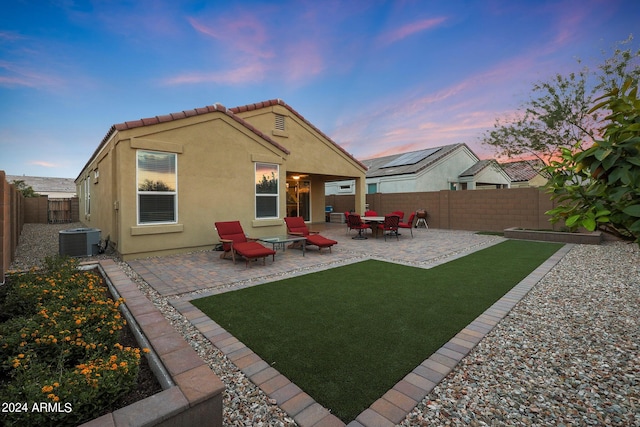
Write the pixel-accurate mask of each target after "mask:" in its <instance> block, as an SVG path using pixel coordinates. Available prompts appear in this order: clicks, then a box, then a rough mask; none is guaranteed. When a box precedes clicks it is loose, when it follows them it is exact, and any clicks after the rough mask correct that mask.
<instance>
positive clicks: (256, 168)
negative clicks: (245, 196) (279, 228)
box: [254, 162, 280, 220]
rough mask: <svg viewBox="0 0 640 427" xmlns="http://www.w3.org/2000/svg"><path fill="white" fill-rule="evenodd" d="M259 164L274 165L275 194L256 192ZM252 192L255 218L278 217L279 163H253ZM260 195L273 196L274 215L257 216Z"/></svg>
mask: <svg viewBox="0 0 640 427" xmlns="http://www.w3.org/2000/svg"><path fill="white" fill-rule="evenodd" d="M260 166H269V167H275V170H276V180H277V183H276V193H275V194H272V193H270V194H265V193H258V168H259V167H260ZM254 181H255V182H254V192H255V199H254V200H255V209H254V213H255V218H256V219H257V220H259V219H274V218H279V217H280V165H279V164H277V163H266V162H256V163H255V165H254ZM262 197H269V198H275V203H276V214H275V216H259V215H258V198H262Z"/></svg>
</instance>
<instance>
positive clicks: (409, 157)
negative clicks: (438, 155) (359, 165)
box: [380, 148, 440, 168]
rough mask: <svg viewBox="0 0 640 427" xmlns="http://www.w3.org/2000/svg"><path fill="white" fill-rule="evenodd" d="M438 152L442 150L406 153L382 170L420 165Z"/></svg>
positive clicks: (430, 149) (429, 149) (386, 164)
mask: <svg viewBox="0 0 640 427" xmlns="http://www.w3.org/2000/svg"><path fill="white" fill-rule="evenodd" d="M438 150H440V148H427V149H425V150H420V151H413V152H411V153H405V154H403V155H401V156H400V157H396V158H395V159H393V160H391V161H390V162H388V163H385V164H384V165H383V166H380V168H391V167H394V166H409V165H415V164H416V163H419V162H421V161H423V160H424V159H426V158H427V157H429V156H430V155H432V154H433V153H435V152H436V151H438Z"/></svg>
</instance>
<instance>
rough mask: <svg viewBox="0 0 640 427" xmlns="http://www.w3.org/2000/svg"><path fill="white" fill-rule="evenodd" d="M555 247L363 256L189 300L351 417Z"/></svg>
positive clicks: (512, 244)
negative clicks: (401, 259) (405, 258)
mask: <svg viewBox="0 0 640 427" xmlns="http://www.w3.org/2000/svg"><path fill="white" fill-rule="evenodd" d="M560 247H562V244H556V243H541V242H526V241H518V240H509V241H506V242H503V243H500V244H498V245H495V246H492V247H490V248H487V249H484V250H481V251H478V252H475V253H473V254H470V255H468V256H465V257H463V258H460V259H457V260H454V261H451V262H449V263H446V264H443V265H440V266H437V267H434V268H432V269H428V270H426V269H421V268H416V267H407V266H404V265H398V264H392V263H387V262H381V261H374V260H369V261H363V262H359V263H356V264H350V265H346V266H343V267H337V268H333V269H330V270H326V271H320V272H316V273H311V274H307V275H303V276H298V277H293V278H290V279H286V280H281V281H278V282H271V283H266V284H263V285H260V286H254V287H251V288H245V289H242V290H238V291H233V292H228V293H224V294H220V295H215V296H212V297H207V298H202V299H199V300H195V301H193V304H194V305H195V306H196V307H198V308H200V309H201V310H202V311H203V312H204V313H206V314H207V315H208V316H209V317H210V318H211V319H213V320H215V321H216V322H217V323H218V324H219V325H221V326H222V327H223V328H225V329H226V330H227V331H229V332H230V333H232V334H233V335H234V336H235V337H236V338H238V339H239V340H240V341H242V342H243V343H244V344H245V345H247V346H248V347H250V348H251V349H252V350H253V351H254V352H255V353H257V354H258V355H259V356H260V357H262V358H263V359H264V360H265V361H267V362H268V363H269V364H271V365H272V366H274V367H275V368H276V369H277V370H278V371H280V372H281V373H282V374H283V375H285V376H286V377H287V378H289V379H290V380H291V381H293V382H294V383H295V384H296V385H298V386H299V387H300V388H302V389H303V390H304V391H305V392H307V393H308V394H309V395H311V396H312V397H313V398H314V399H315V400H316V401H317V402H318V403H320V404H321V405H323V406H325V407H327V408H330V409H331V410H332V412H333V413H334V414H335V415H336V416H337V417H339V418H340V419H342V420H343V421H344V422H345V423H349V422H350V421H351V420H353V419H354V418H355V417H357V416H358V414H359V413H360V412H361V411H363V410H364V409H366V408H367V407H369V405H371V403H373V402H374V401H375V400H376V399H378V398H379V397H380V396H382V395H383V394H384V393H385V392H386V391H387V390H389V389H390V388H392V387H393V385H394V384H395V383H396V382H398V381H399V380H400V379H402V378H403V377H404V376H405V375H406V374H407V373H409V372H410V371H411V370H413V369H414V368H415V367H416V366H418V365H419V364H420V363H422V361H423V360H425V359H426V358H427V357H429V355H431V354H432V353H433V352H435V351H436V350H438V349H439V348H440V347H441V346H442V345H443V344H445V343H446V342H447V341H448V340H449V339H451V337H453V336H454V335H455V334H457V333H458V332H459V331H460V330H461V329H463V328H464V327H465V326H467V325H468V324H469V323H470V322H472V321H473V320H474V319H475V318H476V317H478V316H479V315H480V314H482V313H483V312H484V311H485V310H486V309H487V308H488V307H489V306H491V305H492V304H493V303H494V302H495V301H496V300H498V299H499V298H500V297H502V296H503V295H504V294H505V293H506V292H508V291H509V289H511V288H512V287H513V286H515V285H516V284H518V282H520V281H521V280H522V279H523V278H525V277H526V276H527V275H528V274H529V273H530V272H531V271H533V270H534V269H535V268H536V267H538V266H539V265H540V264H541V263H542V262H544V261H545V260H546V259H547V258H549V257H550V256H551V255H552V254H553V253H555V252H556V251H557V250H558V249H559V248H560Z"/></svg>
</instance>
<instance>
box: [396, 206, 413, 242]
mask: <svg viewBox="0 0 640 427" xmlns="http://www.w3.org/2000/svg"><path fill="white" fill-rule="evenodd" d="M415 217H416V214H415V212H414V213H412V214H411V215H409V220H408V221H407V222H402V221H400V222H399V223H398V228H408V229H409V231H411V238H412V239H413V220H414V218H415Z"/></svg>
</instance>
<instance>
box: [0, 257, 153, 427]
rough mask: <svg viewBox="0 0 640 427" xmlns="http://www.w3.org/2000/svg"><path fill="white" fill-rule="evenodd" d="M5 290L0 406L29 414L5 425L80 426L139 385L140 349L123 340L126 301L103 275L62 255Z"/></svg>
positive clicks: (11, 416)
mask: <svg viewBox="0 0 640 427" xmlns="http://www.w3.org/2000/svg"><path fill="white" fill-rule="evenodd" d="M5 286H6V290H3V294H4V295H0V296H3V297H4V298H3V301H0V312H2V313H3V318H2V319H0V320H1V321H2V323H0V401H1V402H11V403H13V404H16V403H17V404H20V405H21V407H20V409H22V410H23V411H22V412H16V411H12V413H5V414H3V415H5V419H4V420H3V421H4V422H5V425H61V424H68V425H76V424H78V423H80V422H83V421H86V420H89V419H92V418H94V417H95V416H96V413H99V412H100V411H101V410H103V409H104V408H108V407H109V406H110V405H112V404H113V403H114V402H115V401H117V400H118V399H119V398H120V397H122V396H123V395H125V394H126V393H128V392H130V391H131V390H132V389H133V388H134V387H135V386H136V383H137V375H138V369H139V364H140V355H141V350H140V349H138V348H130V347H124V346H122V345H121V344H120V343H119V342H118V341H119V339H120V336H121V331H122V329H123V328H124V327H125V325H126V321H125V320H124V319H123V318H122V317H121V314H120V311H119V309H118V307H119V305H120V304H122V303H123V300H122V299H120V300H118V301H114V300H113V299H111V298H109V296H108V293H107V290H106V288H105V287H104V286H103V285H102V282H101V278H100V276H99V275H97V274H96V273H94V272H90V271H79V270H78V269H77V261H76V260H73V259H70V258H60V257H57V258H53V259H48V260H47V268H46V269H45V271H43V272H38V271H31V272H28V273H24V274H20V275H16V276H14V277H11V278H10V281H9V283H8V284H7V285H5ZM34 405H35V406H34ZM13 409H16V406H14V407H13ZM41 409H42V410H41Z"/></svg>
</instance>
